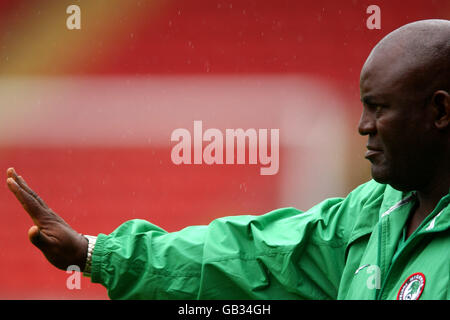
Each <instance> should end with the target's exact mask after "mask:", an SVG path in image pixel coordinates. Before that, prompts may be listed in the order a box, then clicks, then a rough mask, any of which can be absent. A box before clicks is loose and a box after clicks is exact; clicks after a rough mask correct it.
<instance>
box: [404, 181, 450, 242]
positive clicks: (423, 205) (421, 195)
mask: <svg viewBox="0 0 450 320" xmlns="http://www.w3.org/2000/svg"><path fill="white" fill-rule="evenodd" d="M449 188H450V176H449V175H442V176H441V178H440V179H437V180H436V182H435V183H433V184H429V185H428V186H427V188H422V190H417V200H418V203H417V205H416V206H415V208H414V209H413V212H411V215H410V217H409V219H408V222H407V233H406V234H407V237H409V236H410V235H411V234H412V233H413V232H414V231H415V230H416V229H417V228H418V227H419V226H420V224H421V223H422V222H423V221H424V220H425V218H426V217H427V216H428V215H429V214H430V213H431V212H432V211H433V210H434V209H435V208H436V206H437V204H438V203H439V200H441V199H442V198H443V197H444V196H445V195H447V194H448V193H449Z"/></svg>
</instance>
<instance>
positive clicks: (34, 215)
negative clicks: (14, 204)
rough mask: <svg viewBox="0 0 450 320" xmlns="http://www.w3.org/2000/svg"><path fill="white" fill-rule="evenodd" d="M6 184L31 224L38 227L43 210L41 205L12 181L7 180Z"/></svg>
mask: <svg viewBox="0 0 450 320" xmlns="http://www.w3.org/2000/svg"><path fill="white" fill-rule="evenodd" d="M6 182H7V184H8V188H9V189H10V190H11V191H12V193H14V195H15V196H16V198H17V200H19V202H20V203H21V204H22V206H23V208H24V209H25V211H27V212H28V214H29V215H30V217H31V219H32V220H33V222H34V223H35V224H36V225H37V226H40V225H41V224H40V220H41V219H42V216H43V214H44V212H45V209H43V208H42V206H41V204H40V203H39V202H38V201H37V200H36V199H35V198H33V197H32V196H31V195H30V194H29V193H28V192H26V191H25V190H23V189H22V188H21V187H20V186H19V185H18V184H17V183H16V181H15V180H14V179H12V178H8V179H7V180H6Z"/></svg>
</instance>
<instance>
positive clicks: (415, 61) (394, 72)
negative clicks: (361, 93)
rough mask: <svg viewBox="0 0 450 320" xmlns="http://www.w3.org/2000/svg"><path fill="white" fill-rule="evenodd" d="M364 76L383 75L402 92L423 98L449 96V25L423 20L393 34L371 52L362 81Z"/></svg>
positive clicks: (363, 70)
mask: <svg viewBox="0 0 450 320" xmlns="http://www.w3.org/2000/svg"><path fill="white" fill-rule="evenodd" d="M367 73H370V74H373V73H378V74H381V73H384V74H385V75H389V80H392V81H393V82H395V81H400V82H402V84H403V85H404V87H403V88H402V89H403V90H405V89H408V91H409V90H413V91H417V90H419V91H420V92H421V93H423V95H429V94H431V93H432V92H434V91H436V90H440V89H442V90H446V91H447V92H450V21H449V20H437V19H434V20H422V21H417V22H413V23H410V24H407V25H404V26H402V27H400V28H398V29H396V30H394V31H393V32H391V33H390V34H388V35H387V36H386V37H384V38H383V39H382V40H381V41H380V42H379V43H378V44H377V45H376V46H375V47H374V48H373V50H372V52H371V53H370V55H369V57H368V58H367V60H366V63H365V64H364V67H363V69H362V72H361V77H363V76H365V75H366V74H367ZM392 84H393V85H394V83H392Z"/></svg>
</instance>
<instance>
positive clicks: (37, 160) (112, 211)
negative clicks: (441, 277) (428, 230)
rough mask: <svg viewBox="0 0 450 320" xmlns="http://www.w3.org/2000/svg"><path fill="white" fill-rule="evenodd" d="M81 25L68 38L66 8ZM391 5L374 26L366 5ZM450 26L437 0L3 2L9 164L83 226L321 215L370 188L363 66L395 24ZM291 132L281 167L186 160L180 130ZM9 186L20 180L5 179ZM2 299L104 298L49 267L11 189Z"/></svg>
mask: <svg viewBox="0 0 450 320" xmlns="http://www.w3.org/2000/svg"><path fill="white" fill-rule="evenodd" d="M71 4H76V5H78V6H79V7H80V8H81V30H68V29H67V28H66V24H65V23H66V19H67V17H68V14H67V13H66V8H67V6H69V5H71ZM371 4H377V5H378V6H379V7H380V9H381V29H380V30H369V29H368V28H367V27H366V20H367V18H368V16H369V14H367V13H366V8H367V7H368V6H369V5H371ZM449 17H450V3H449V2H448V1H446V0H433V1H425V0H424V1H408V2H405V1H400V0H389V1H381V0H380V1H377V2H376V3H374V2H373V1H358V0H348V1H334V0H317V1H299V0H239V1H217V0H193V1H187V0H171V1H167V0H165V1H163V0H155V1H136V0H130V1H119V0H114V1H113V0H110V1H100V0H89V1H87V0H85V1H83V0H81V1H75V0H74V1H45V0H33V1H30V0H27V1H25V0H16V1H0V75H1V76H0V97H1V100H0V101H1V105H0V170H1V172H6V169H7V168H8V167H15V168H16V170H17V171H18V172H19V174H21V175H23V176H24V177H25V178H26V179H27V181H28V183H29V185H30V186H32V187H33V188H34V189H35V190H36V191H37V192H38V193H39V194H40V195H41V197H42V198H43V199H45V201H46V202H47V203H48V204H49V205H50V207H52V208H53V209H54V210H55V211H56V212H58V213H59V214H61V216H62V217H63V218H64V219H65V220H66V221H67V222H68V223H69V224H71V225H72V226H73V227H74V228H75V229H76V230H77V231H79V232H81V233H86V234H92V235H96V234H97V233H100V232H101V233H110V232H112V231H113V230H114V229H115V228H116V227H117V226H118V225H119V224H120V223H122V222H124V221H126V220H129V219H133V218H141V219H146V220H149V221H152V222H154V223H155V224H158V225H160V226H161V227H162V228H164V229H166V230H168V231H176V230H178V229H180V228H183V227H185V226H187V225H192V224H207V223H209V222H210V221H211V220H212V219H214V218H217V217H221V216H224V215H235V214H242V213H245V214H262V213H264V212H268V211H270V210H272V209H275V208H278V207H281V206H291V205H292V206H297V207H299V208H300V209H303V210H306V209H308V207H310V206H311V205H312V204H313V203H315V202H317V201H319V200H320V199H324V198H325V197H329V196H345V194H346V193H347V192H349V191H350V190H351V189H353V188H354V187H355V186H356V185H358V184H359V183H362V182H364V181H366V180H367V179H369V178H370V175H369V171H368V164H367V163H366V162H365V161H364V159H363V150H364V146H365V141H364V138H361V137H358V136H357V131H356V125H357V121H358V118H359V112H360V102H359V90H358V78H359V71H360V68H361V66H362V64H363V63H364V61H365V59H366V57H367V55H368V54H369V52H370V50H371V48H372V47H373V46H374V45H375V44H376V43H377V42H378V41H379V40H380V39H381V38H382V37H383V36H384V35H386V34H387V33H389V32H390V31H392V30H394V29H395V28H397V27H399V26H401V25H403V24H405V23H408V22H412V21H416V20H421V19H429V18H443V19H449ZM193 120H203V121H204V127H205V128H206V127H208V128H210V127H215V128H220V129H225V128H238V127H242V128H244V129H246V128H280V132H281V137H280V144H281V148H280V170H279V172H278V174H276V175H273V176H261V175H260V174H259V167H260V166H259V165H258V166H255V165H228V166H226V165H222V166H220V165H211V166H208V165H190V166H188V165H184V166H183V165H182V166H176V165H174V164H173V163H172V162H171V159H170V151H171V148H172V146H173V143H171V141H170V133H171V132H172V130H174V129H176V128H180V127H184V128H187V129H189V130H191V131H192V123H193V122H192V121H193ZM4 177H5V176H4ZM0 203H1V206H0V213H1V216H2V223H1V227H0V228H1V232H0V298H2V299H104V298H107V294H106V290H105V289H104V288H103V287H101V286H100V285H97V284H90V282H89V279H83V280H82V284H81V289H80V290H69V289H68V288H67V287H66V279H67V277H68V276H69V275H68V274H66V273H65V272H63V271H59V270H57V269H55V268H54V267H52V266H51V265H49V264H48V263H47V262H46V260H45V258H44V257H43V256H42V255H41V253H40V252H39V251H38V250H36V249H35V248H34V247H33V246H32V245H31V244H30V243H29V242H28V239H27V230H28V228H29V227H30V226H31V224H32V222H31V220H30V219H29V217H28V216H27V215H26V213H25V211H24V210H23V209H22V208H21V207H20V205H19V203H18V202H17V201H16V200H15V199H14V198H13V196H12V194H10V193H9V191H8V190H7V187H6V183H3V184H2V185H1V186H0Z"/></svg>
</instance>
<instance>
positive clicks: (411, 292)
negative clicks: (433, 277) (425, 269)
mask: <svg viewBox="0 0 450 320" xmlns="http://www.w3.org/2000/svg"><path fill="white" fill-rule="evenodd" d="M424 287H425V276H424V274H423V273H421V272H417V273H414V274H412V275H410V276H409V277H408V278H407V279H406V280H405V282H403V284H402V286H401V287H400V290H399V292H398V295H397V300H419V298H420V295H421V294H422V291H423V288H424Z"/></svg>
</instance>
